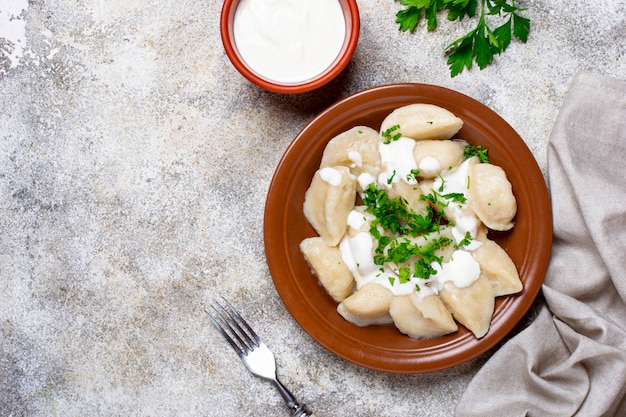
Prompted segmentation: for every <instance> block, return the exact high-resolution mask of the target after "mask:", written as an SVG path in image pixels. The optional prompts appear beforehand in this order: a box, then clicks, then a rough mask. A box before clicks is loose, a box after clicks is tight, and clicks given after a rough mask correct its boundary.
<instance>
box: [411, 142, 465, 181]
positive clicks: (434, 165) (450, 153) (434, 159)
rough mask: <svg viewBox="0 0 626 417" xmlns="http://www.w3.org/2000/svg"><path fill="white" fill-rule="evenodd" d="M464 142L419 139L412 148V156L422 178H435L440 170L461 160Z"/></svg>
mask: <svg viewBox="0 0 626 417" xmlns="http://www.w3.org/2000/svg"><path fill="white" fill-rule="evenodd" d="M464 150H465V144H464V143H463V142H460V141H456V140H420V141H418V142H416V144H415V148H413V156H414V157H415V162H416V163H417V168H418V169H419V171H420V174H419V176H420V177H422V178H435V177H437V176H438V175H439V174H441V171H443V170H447V169H451V168H454V167H456V166H457V165H459V164H460V163H461V162H463V152H464Z"/></svg>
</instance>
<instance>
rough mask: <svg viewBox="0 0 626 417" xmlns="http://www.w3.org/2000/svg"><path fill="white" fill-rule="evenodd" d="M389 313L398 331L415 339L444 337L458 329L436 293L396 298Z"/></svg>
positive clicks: (413, 294) (414, 294)
mask: <svg viewBox="0 0 626 417" xmlns="http://www.w3.org/2000/svg"><path fill="white" fill-rule="evenodd" d="M422 291H425V289H424V290H422ZM389 313H390V314H391V317H392V318H393V322H394V324H395V326H396V327H397V328H398V330H400V331H401V332H402V333H404V334H406V335H407V336H409V337H411V338H413V339H428V338H431V337H438V336H443V335H444V334H448V333H452V332H455V331H456V330H457V329H458V326H457V325H456V323H455V322H454V319H453V318H452V315H451V314H450V312H449V311H448V310H447V309H446V306H445V305H444V304H443V302H442V301H441V300H440V299H439V297H437V296H436V295H435V294H434V293H431V294H429V295H426V296H425V297H421V296H420V295H418V294H417V293H411V294H406V295H400V296H396V297H394V299H393V301H392V302H391V307H390V309H389Z"/></svg>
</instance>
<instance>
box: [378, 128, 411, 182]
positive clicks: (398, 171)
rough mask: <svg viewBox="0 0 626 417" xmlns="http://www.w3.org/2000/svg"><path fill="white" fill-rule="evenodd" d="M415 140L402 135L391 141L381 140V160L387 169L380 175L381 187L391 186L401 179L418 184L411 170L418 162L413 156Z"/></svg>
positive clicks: (379, 149) (379, 148)
mask: <svg viewBox="0 0 626 417" xmlns="http://www.w3.org/2000/svg"><path fill="white" fill-rule="evenodd" d="M413 148H415V140H414V139H410V138H405V137H401V138H399V139H398V140H393V141H391V142H389V143H383V142H381V143H380V145H379V147H378V151H379V152H380V162H381V163H382V164H383V166H385V167H386V168H385V171H384V172H383V173H381V174H380V175H379V177H378V184H379V185H380V186H381V187H385V188H391V184H393V183H394V182H398V181H400V180H401V179H403V180H404V181H406V182H407V183H409V184H417V181H416V180H415V178H414V176H412V175H411V171H413V170H415V169H417V163H416V162H415V158H414V157H413Z"/></svg>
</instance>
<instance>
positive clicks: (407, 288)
mask: <svg viewBox="0 0 626 417" xmlns="http://www.w3.org/2000/svg"><path fill="white" fill-rule="evenodd" d="M360 215H361V218H362V217H363V215H362V214H360ZM339 250H340V251H341V256H342V258H343V260H344V262H345V263H346V266H347V267H348V269H350V272H352V275H353V276H354V280H355V282H356V287H357V289H359V288H361V287H362V286H363V285H365V284H367V283H368V282H375V283H377V284H379V285H382V286H383V287H385V288H388V289H389V290H390V291H391V292H392V293H393V294H394V295H405V294H411V293H412V292H414V291H415V290H416V288H419V291H417V294H418V295H419V296H420V297H426V296H428V295H431V294H437V293H438V292H439V290H441V288H443V286H444V284H445V283H446V282H448V281H452V282H453V283H454V285H456V286H457V287H458V288H464V287H467V286H469V285H471V284H472V283H473V282H474V281H476V280H477V279H478V277H479V275H480V265H479V264H478V262H476V260H475V259H474V257H473V256H472V255H471V253H469V252H467V251H465V250H463V249H457V250H456V251H454V253H453V254H452V256H451V257H450V260H449V261H448V262H442V264H441V265H440V264H439V263H437V262H433V263H432V264H431V265H432V267H433V269H434V270H435V271H436V273H435V274H433V275H431V276H430V277H429V278H428V279H423V278H419V277H411V278H410V279H409V280H408V281H407V282H404V283H401V282H400V277H399V276H398V274H397V273H396V272H395V271H394V270H393V269H391V268H390V267H389V266H388V265H382V266H381V265H376V264H375V263H374V257H373V255H372V254H373V243H372V236H371V235H370V234H369V233H367V232H360V233H357V234H356V235H355V236H353V237H350V236H348V235H346V236H344V237H343V239H342V240H341V242H340V243H339ZM416 286H417V287H416Z"/></svg>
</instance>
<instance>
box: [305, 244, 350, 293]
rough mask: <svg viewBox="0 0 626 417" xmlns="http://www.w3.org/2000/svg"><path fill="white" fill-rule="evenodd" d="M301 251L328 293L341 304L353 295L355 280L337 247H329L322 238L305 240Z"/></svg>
mask: <svg viewBox="0 0 626 417" xmlns="http://www.w3.org/2000/svg"><path fill="white" fill-rule="evenodd" d="M300 250H301V251H302V254H303V255H304V259H305V260H306V261H307V263H308V264H309V266H310V267H311V269H312V270H313V272H314V273H315V275H316V276H317V278H318V279H319V280H320V283H321V284H322V285H323V286H324V288H325V289H326V292H328V294H329V295H330V296H331V297H332V298H333V300H335V301H336V302H338V303H340V302H341V301H343V299H344V298H346V297H348V296H349V295H350V294H352V291H353V290H354V278H353V277H352V273H351V272H350V270H349V269H348V267H347V266H346V264H345V263H344V261H343V258H342V257H341V251H340V250H339V248H338V247H336V246H329V245H328V244H327V243H326V242H325V241H324V239H322V238H321V237H311V238H308V239H304V240H303V241H302V242H301V243H300Z"/></svg>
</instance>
